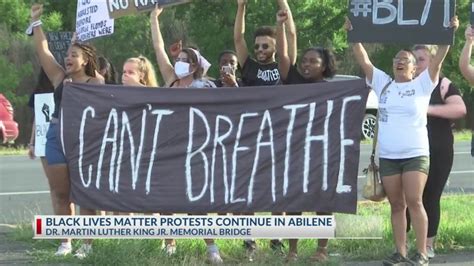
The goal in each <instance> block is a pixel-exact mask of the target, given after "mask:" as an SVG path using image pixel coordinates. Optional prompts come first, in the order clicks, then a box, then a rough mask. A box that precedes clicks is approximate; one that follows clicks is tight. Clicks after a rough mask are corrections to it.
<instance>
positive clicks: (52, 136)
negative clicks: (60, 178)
mask: <svg viewBox="0 0 474 266" xmlns="http://www.w3.org/2000/svg"><path fill="white" fill-rule="evenodd" d="M45 155H46V161H48V165H54V164H65V163H66V157H65V156H64V153H63V148H62V145H61V142H60V140H59V124H57V123H50V124H49V128H48V132H47V133H46V151H45Z"/></svg>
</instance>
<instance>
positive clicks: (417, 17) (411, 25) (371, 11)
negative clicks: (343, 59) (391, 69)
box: [348, 0, 456, 44]
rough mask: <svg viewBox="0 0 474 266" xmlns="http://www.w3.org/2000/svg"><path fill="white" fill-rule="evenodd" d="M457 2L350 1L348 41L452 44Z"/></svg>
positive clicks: (428, 0)
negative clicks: (350, 27) (451, 26)
mask: <svg viewBox="0 0 474 266" xmlns="http://www.w3.org/2000/svg"><path fill="white" fill-rule="evenodd" d="M455 5H456V1H455V0H424V1H420V0H400V1H372V0H350V1H349V19H350V20H351V22H352V26H353V30H352V31H349V33H348V39H349V42H378V43H404V44H419V43H422V44H453V42H454V31H453V29H452V28H450V27H449V25H450V21H451V18H452V17H454V16H455V15H456V14H455Z"/></svg>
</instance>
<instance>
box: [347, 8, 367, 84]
mask: <svg viewBox="0 0 474 266" xmlns="http://www.w3.org/2000/svg"><path fill="white" fill-rule="evenodd" d="M344 29H345V30H346V31H350V30H352V24H351V21H350V20H349V18H347V17H346V22H345V23H344ZM352 51H353V52H354V57H355V59H356V61H357V63H358V64H359V66H360V67H361V68H362V71H364V74H365V77H366V78H367V80H368V81H369V83H372V77H373V74H374V65H373V64H372V62H371V61H370V58H369V55H368V54H367V51H366V50H365V48H364V46H363V45H362V44H361V43H360V42H358V43H353V44H352Z"/></svg>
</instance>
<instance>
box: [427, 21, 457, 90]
mask: <svg viewBox="0 0 474 266" xmlns="http://www.w3.org/2000/svg"><path fill="white" fill-rule="evenodd" d="M450 27H451V28H454V30H455V31H456V30H457V29H458V27H459V20H458V17H457V16H454V17H453V18H452V19H451V25H450ZM448 51H449V45H439V46H438V51H437V52H436V54H435V56H434V57H433V59H432V60H431V63H430V65H429V66H428V72H429V73H430V78H431V80H432V81H433V83H437V82H438V80H439V73H440V72H441V67H442V66H443V61H444V58H446V55H447V54H448Z"/></svg>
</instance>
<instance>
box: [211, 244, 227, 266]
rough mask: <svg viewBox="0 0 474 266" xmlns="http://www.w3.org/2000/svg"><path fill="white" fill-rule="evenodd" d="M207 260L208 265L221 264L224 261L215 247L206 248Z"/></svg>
mask: <svg viewBox="0 0 474 266" xmlns="http://www.w3.org/2000/svg"><path fill="white" fill-rule="evenodd" d="M207 260H208V261H209V263H210V264H222V263H224V261H223V260H222V258H221V254H220V253H219V249H218V248H217V246H216V245H210V246H207Z"/></svg>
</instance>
